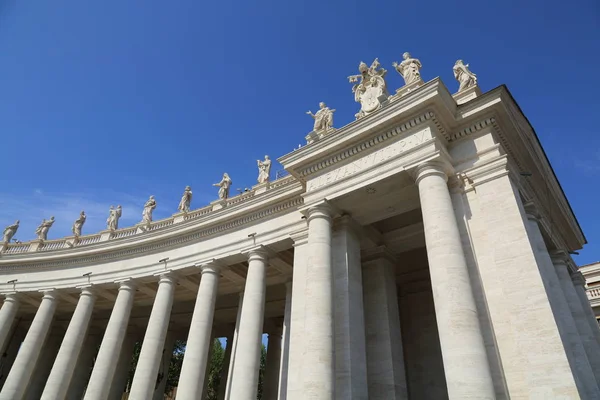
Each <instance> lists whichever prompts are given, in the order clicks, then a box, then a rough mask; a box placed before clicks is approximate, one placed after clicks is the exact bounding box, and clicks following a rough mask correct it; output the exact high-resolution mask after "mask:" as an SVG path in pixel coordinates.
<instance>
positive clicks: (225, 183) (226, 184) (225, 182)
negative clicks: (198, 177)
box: [213, 172, 231, 200]
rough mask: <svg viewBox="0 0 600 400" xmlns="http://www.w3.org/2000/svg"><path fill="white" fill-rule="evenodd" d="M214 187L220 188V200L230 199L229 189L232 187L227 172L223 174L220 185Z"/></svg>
mask: <svg viewBox="0 0 600 400" xmlns="http://www.w3.org/2000/svg"><path fill="white" fill-rule="evenodd" d="M213 186H217V187H218V188H219V199H221V200H225V199H226V198H228V197H229V188H230V187H231V178H230V177H229V175H227V172H225V173H224V174H223V178H222V179H221V182H219V183H213Z"/></svg>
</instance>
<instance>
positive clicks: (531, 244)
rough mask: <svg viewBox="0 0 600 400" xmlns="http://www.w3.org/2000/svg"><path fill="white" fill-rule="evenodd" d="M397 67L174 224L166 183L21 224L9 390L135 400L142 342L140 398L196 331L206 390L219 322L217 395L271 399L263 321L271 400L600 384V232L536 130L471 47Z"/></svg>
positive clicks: (9, 325)
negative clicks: (431, 64)
mask: <svg viewBox="0 0 600 400" xmlns="http://www.w3.org/2000/svg"><path fill="white" fill-rule="evenodd" d="M394 67H395V69H396V70H397V71H398V73H400V75H401V78H403V79H404V82H405V85H403V86H402V87H400V88H399V89H398V90H392V88H390V87H389V85H390V84H389V82H388V81H387V80H389V81H391V80H392V77H391V76H386V71H385V70H383V69H382V68H381V65H380V64H379V63H378V62H377V60H376V62H374V63H373V65H371V66H370V67H368V66H367V65H366V64H364V63H361V66H360V68H359V74H358V75H355V76H352V77H350V80H351V82H352V83H354V84H355V86H354V88H353V92H354V96H355V100H356V101H357V102H358V104H357V105H356V107H357V109H359V110H358V112H357V114H356V120H355V121H353V122H352V123H350V124H348V125H346V126H344V127H341V128H337V129H336V128H334V127H333V118H332V115H333V110H331V109H329V107H328V106H326V105H325V104H321V105H320V110H319V111H318V112H317V113H315V114H314V115H312V116H313V117H314V130H313V131H312V132H310V133H309V134H308V136H307V137H306V139H307V144H306V145H305V146H303V147H300V148H298V149H296V150H294V151H293V152H291V153H290V154H287V155H284V156H282V157H280V158H279V159H278V161H279V162H280V163H281V164H282V165H283V167H284V168H285V170H286V171H287V172H288V173H289V175H287V176H284V177H282V178H278V179H273V180H268V175H269V169H268V165H264V164H263V165H262V166H260V168H261V175H260V176H259V178H260V181H261V183H259V184H257V185H256V186H255V187H253V188H252V189H251V190H249V191H247V192H244V193H241V194H239V195H235V196H231V197H230V196H227V177H224V180H223V181H222V182H221V185H222V187H221V189H222V190H220V196H221V197H222V198H220V199H219V200H216V201H215V202H213V203H211V204H209V205H207V206H204V207H202V208H194V205H192V209H191V210H187V205H186V204H185V201H184V199H183V198H182V204H183V206H182V210H183V211H180V212H177V213H175V214H174V215H173V216H172V217H170V218H167V219H163V220H158V221H152V218H151V211H152V208H153V207H152V201H151V200H152V199H151V200H149V203H147V205H146V207H147V212H145V214H144V215H145V221H143V222H141V223H140V224H138V225H136V226H133V227H121V228H116V223H115V221H116V220H115V218H117V217H115V215H116V214H114V213H115V210H112V211H111V218H113V219H112V221H111V220H109V226H108V228H109V229H107V230H105V231H102V232H98V233H93V234H81V235H76V236H73V237H67V238H62V239H51V240H48V239H45V235H46V234H47V231H48V229H50V232H52V231H51V227H50V226H48V225H51V222H49V223H48V225H46V226H45V227H43V226H41V227H40V230H39V231H38V235H39V238H38V239H36V240H34V241H30V242H23V243H20V242H11V241H10V238H11V237H12V236H13V235H14V230H15V229H16V228H14V226H13V227H10V226H9V227H7V229H6V230H5V232H4V236H5V239H6V243H4V245H2V246H1V251H0V293H2V295H3V296H2V298H3V303H2V306H1V308H0V350H1V351H2V352H3V354H2V359H1V361H0V385H1V386H2V388H1V391H0V400H21V399H43V400H57V399H69V400H71V399H85V400H106V399H110V400H116V399H121V397H122V395H123V392H124V390H125V386H126V381H127V375H128V371H129V364H130V359H131V356H132V351H133V350H132V349H133V346H134V344H135V343H136V342H141V351H140V354H139V362H138V364H137V369H136V371H135V375H134V377H133V381H132V383H131V386H130V387H129V388H128V395H129V399H130V400H150V399H162V398H163V392H164V382H165V380H164V379H160V374H162V373H164V371H165V369H166V368H167V367H168V365H169V362H170V354H171V353H172V346H173V343H174V341H175V340H178V339H182V340H187V345H186V350H185V355H184V359H183V365H182V369H181V374H180V377H179V384H178V388H177V400H192V399H201V398H203V397H202V393H203V390H205V387H206V380H205V377H206V374H207V363H208V360H209V358H210V354H209V349H210V347H211V346H210V344H211V339H212V338H227V341H226V343H227V344H226V353H225V366H224V368H223V370H222V372H221V376H222V379H221V382H222V384H221V385H220V387H219V399H228V400H254V399H256V392H257V384H258V373H259V364H260V353H261V338H262V335H263V334H264V333H267V334H268V350H267V358H266V359H267V361H266V371H265V375H264V386H263V399H264V400H275V399H277V400H283V399H286V400H305V399H315V400H316V399H318V400H333V399H336V400H351V399H370V400H390V399H411V400H422V399H451V400H464V399H482V400H483V399H513V400H514V399H600V389H599V385H598V383H599V382H600V330H599V329H598V325H597V323H596V320H595V318H594V315H593V312H592V311H591V309H590V306H589V303H588V298H587V296H586V290H585V287H584V285H585V282H584V279H583V277H582V275H581V273H580V272H579V271H578V269H577V267H576V265H575V264H574V262H573V260H572V259H571V257H570V255H569V254H570V253H572V252H574V251H577V250H579V249H581V248H582V246H583V245H584V244H585V242H586V241H585V237H584V235H583V233H582V231H581V228H580V226H579V224H578V222H577V220H576V218H575V216H574V214H573V211H572V210H571V208H570V206H569V203H568V201H567V199H566V197H565V194H564V192H563V191H562V189H561V187H560V185H559V183H558V181H557V179H556V176H555V174H554V172H553V170H552V167H551V166H550V164H549V162H548V158H547V157H546V155H545V153H544V151H543V149H542V147H541V145H540V142H539V140H538V137H537V135H536V133H535V131H534V129H533V127H532V126H531V125H530V123H529V121H528V120H527V118H526V116H525V115H524V114H523V112H522V110H521V109H520V108H519V106H518V105H517V103H516V101H515V99H514V98H513V97H512V95H511V94H510V92H509V91H508V89H507V88H506V87H505V86H499V87H497V88H495V89H493V90H490V91H488V92H486V93H481V91H480V90H479V87H478V86H477V80H476V77H475V75H474V74H472V73H471V72H470V71H469V70H468V68H467V66H466V65H464V64H463V63H462V62H460V61H457V63H456V65H455V67H454V74H455V76H456V78H457V80H458V82H459V90H458V91H457V92H456V93H454V94H452V93H451V91H450V90H449V89H448V88H447V87H446V86H445V85H444V83H442V81H441V80H440V79H438V78H436V79H433V80H431V81H429V82H423V81H422V80H421V78H420V67H421V64H420V63H419V62H418V60H415V59H413V58H411V56H410V55H409V54H408V53H406V54H405V56H404V61H402V63H400V64H394ZM390 75H391V74H390ZM394 75H395V72H394ZM393 79H398V76H397V75H395V76H394V78H393ZM452 86H453V87H454V86H455V84H453V85H452ZM452 91H454V90H452ZM389 92H392V94H391V95H390V94H389ZM349 94H350V93H349ZM337 108H338V109H339V108H340V106H339V105H338V106H337ZM307 130H308V129H307ZM266 161H268V160H266ZM249 163H250V164H252V165H254V164H253V163H254V162H253V161H252V160H249ZM266 164H268V163H266ZM215 196H216V193H215ZM184 197H185V194H184ZM140 208H141V206H140ZM174 212H175V210H174ZM18 218H19V216H18V215H15V219H18ZM8 222H11V221H6V223H8ZM111 224H112V225H111ZM17 225H18V224H17ZM80 228H81V224H80V225H79V228H77V227H74V232H76V231H77V229H80ZM11 229H12V230H11ZM590 288H593V285H592V284H590Z"/></svg>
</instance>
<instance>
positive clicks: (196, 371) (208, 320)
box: [177, 262, 220, 400]
mask: <svg viewBox="0 0 600 400" xmlns="http://www.w3.org/2000/svg"><path fill="white" fill-rule="evenodd" d="M200 268H201V271H202V278H201V279H200V287H199V288H198V295H197V296H196V305H195V306H194V313H193V315H192V322H191V325H190V333H189V336H188V339H187V346H186V349H185V354H184V357H183V364H182V365H181V374H180V375H179V386H178V388H177V400H196V399H197V397H198V394H200V393H202V388H203V386H204V382H203V380H204V374H205V373H206V369H207V364H208V352H209V346H210V337H211V334H212V326H213V317H214V314H215V303H216V299H217V289H218V287H219V269H220V268H219V265H217V264H216V263H214V262H212V263H209V264H204V265H202V266H201V267H200Z"/></svg>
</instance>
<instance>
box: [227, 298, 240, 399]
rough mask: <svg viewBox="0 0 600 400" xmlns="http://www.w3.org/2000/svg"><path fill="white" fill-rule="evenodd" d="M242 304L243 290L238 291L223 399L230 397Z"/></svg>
mask: <svg viewBox="0 0 600 400" xmlns="http://www.w3.org/2000/svg"><path fill="white" fill-rule="evenodd" d="M243 305H244V292H243V291H241V292H240V299H239V301H238V310H237V316H236V320H235V330H234V332H233V345H232V346H231V357H229V371H228V372H227V385H226V387H225V399H227V400H229V399H231V385H232V383H233V366H234V365H235V355H236V353H237V343H238V338H239V332H240V320H241V318H242V306H243Z"/></svg>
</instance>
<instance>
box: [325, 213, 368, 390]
mask: <svg viewBox="0 0 600 400" xmlns="http://www.w3.org/2000/svg"><path fill="white" fill-rule="evenodd" d="M358 229H360V227H358V226H357V225H356V223H355V222H354V221H353V220H352V218H350V216H348V215H344V216H342V217H341V218H339V219H336V220H335V222H334V229H333V237H332V252H333V253H332V269H333V285H334V289H333V294H334V299H335V300H334V302H333V303H334V318H333V320H334V329H333V331H334V333H335V340H334V342H335V351H334V354H335V398H336V399H339V400H360V399H364V400H366V399H367V398H368V397H369V394H368V388H367V353H366V345H365V317H364V310H363V288H362V280H363V278H362V269H361V263H360V239H359V236H358Z"/></svg>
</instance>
